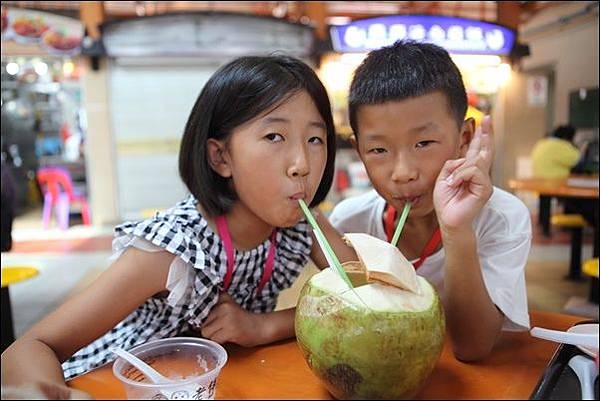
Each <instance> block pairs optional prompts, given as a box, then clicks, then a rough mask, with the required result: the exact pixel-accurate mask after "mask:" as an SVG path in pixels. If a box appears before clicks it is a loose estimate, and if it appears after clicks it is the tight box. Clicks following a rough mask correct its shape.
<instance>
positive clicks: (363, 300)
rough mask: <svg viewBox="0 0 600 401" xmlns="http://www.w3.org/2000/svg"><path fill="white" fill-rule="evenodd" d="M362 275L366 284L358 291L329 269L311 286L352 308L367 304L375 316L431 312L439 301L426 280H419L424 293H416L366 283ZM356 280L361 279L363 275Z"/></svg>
mask: <svg viewBox="0 0 600 401" xmlns="http://www.w3.org/2000/svg"><path fill="white" fill-rule="evenodd" d="M355 263H356V262H355ZM361 274H362V277H363V280H364V281H365V282H361V281H357V282H356V283H357V284H358V285H355V287H354V289H350V288H349V287H348V284H346V282H345V281H344V280H343V279H342V278H341V277H340V275H339V274H338V273H337V272H336V271H335V270H333V269H332V268H329V267H328V268H326V269H323V270H322V271H321V272H319V273H317V274H315V275H314V276H312V277H311V279H310V280H309V284H310V285H311V286H313V287H315V288H317V289H319V290H320V291H322V292H324V293H326V294H330V295H334V296H336V297H339V298H342V299H343V300H344V301H345V302H346V303H347V304H349V305H353V306H355V307H358V308H364V307H365V304H366V306H368V307H369V309H371V310H372V311H375V312H391V313H398V312H420V311H424V310H427V309H429V308H430V307H431V304H432V302H433V301H434V299H435V292H434V291H435V290H434V289H433V287H431V285H430V284H429V283H428V282H427V280H425V279H424V278H422V277H418V278H417V280H418V285H419V288H420V289H421V291H419V293H414V292H412V291H408V290H404V289H401V288H398V287H394V286H391V285H388V284H384V283H380V282H377V281H375V282H366V279H365V278H364V277H365V275H364V273H361ZM349 277H350V275H349ZM354 277H355V278H357V277H360V274H358V273H357V274H356V275H354ZM350 280H352V278H350ZM353 284H354V283H353ZM332 312H333V311H332Z"/></svg>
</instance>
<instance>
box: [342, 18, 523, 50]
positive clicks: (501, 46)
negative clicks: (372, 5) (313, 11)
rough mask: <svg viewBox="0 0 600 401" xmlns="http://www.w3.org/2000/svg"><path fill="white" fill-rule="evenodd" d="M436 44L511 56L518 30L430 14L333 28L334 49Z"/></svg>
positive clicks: (362, 21) (369, 21)
mask: <svg viewBox="0 0 600 401" xmlns="http://www.w3.org/2000/svg"><path fill="white" fill-rule="evenodd" d="M401 39H412V40H415V41H417V42H428V43H434V44H436V45H439V46H441V47H443V48H444V49H446V50H447V51H448V52H449V53H454V54H495V55H507V54H508V53H510V51H511V49H512V47H513V44H514V43H515V31H513V30H512V29H509V28H506V27H504V26H501V25H497V24H492V23H489V22H483V21H476V20H470V19H466V18H454V17H443V16H428V15H390V16H385V17H377V18H368V19H362V20H357V21H353V22H351V23H349V24H347V25H339V26H332V27H331V41H332V43H333V49H334V50H335V51H336V52H339V53H364V52H368V51H370V50H373V49H379V48H381V47H383V46H388V45H391V44H392V43H394V42H396V41H397V40H401Z"/></svg>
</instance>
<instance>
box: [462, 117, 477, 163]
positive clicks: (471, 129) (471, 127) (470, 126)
mask: <svg viewBox="0 0 600 401" xmlns="http://www.w3.org/2000/svg"><path fill="white" fill-rule="evenodd" d="M474 135H475V119H473V117H469V118H467V119H466V120H465V121H464V122H463V125H462V129H461V132H460V139H459V141H460V143H459V149H460V150H459V151H460V157H465V156H466V155H467V150H469V145H470V144H471V141H472V140H473V136H474Z"/></svg>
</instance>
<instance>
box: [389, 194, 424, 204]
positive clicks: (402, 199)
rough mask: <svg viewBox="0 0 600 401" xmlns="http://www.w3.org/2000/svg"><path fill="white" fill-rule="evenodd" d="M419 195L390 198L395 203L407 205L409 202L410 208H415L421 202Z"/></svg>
mask: <svg viewBox="0 0 600 401" xmlns="http://www.w3.org/2000/svg"><path fill="white" fill-rule="evenodd" d="M421 197H422V196H421V195H416V196H392V199H394V200H395V201H397V202H401V203H404V204H405V203H408V202H410V204H411V206H417V205H418V204H419V202H420V201H421Z"/></svg>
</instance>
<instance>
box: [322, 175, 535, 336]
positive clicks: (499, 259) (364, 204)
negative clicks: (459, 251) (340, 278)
mask: <svg viewBox="0 0 600 401" xmlns="http://www.w3.org/2000/svg"><path fill="white" fill-rule="evenodd" d="M384 208H385V200H384V199H383V198H382V197H381V196H379V194H378V193H377V192H376V191H375V190H372V191H369V192H367V193H365V194H363V195H359V196H356V197H352V198H348V199H346V200H344V201H342V202H340V203H339V204H338V205H337V206H336V207H335V208H334V209H333V211H332V213H331V215H330V216H329V220H330V221H331V223H332V224H333V226H334V227H335V228H336V229H337V230H338V231H339V232H341V233H343V234H345V233H366V234H369V235H372V236H374V237H377V238H380V239H382V240H384V241H387V236H386V234H385V230H384V227H383V211H384ZM473 228H474V231H475V236H476V238H477V253H478V255H479V263H480V265H481V269H482V274H483V281H484V283H485V287H486V289H487V292H488V294H489V296H490V298H491V299H492V301H493V302H494V304H496V306H497V307H498V308H499V309H500V310H501V311H502V313H504V315H505V321H504V324H503V326H502V329H503V330H506V331H523V330H527V329H529V313H528V309H527V290H526V287H525V264H526V262H527V257H528V255H529V248H530V246H531V218H530V215H529V211H528V210H527V207H526V206H525V205H524V204H523V202H521V201H520V200H519V199H518V198H516V197H515V196H513V195H511V194H509V193H508V192H506V191H503V190H501V189H499V188H496V187H494V189H493V193H492V196H491V197H490V199H489V201H488V202H487V203H486V204H485V206H484V207H483V209H482V210H481V213H480V214H479V216H477V217H476V218H475V220H474V222H473ZM444 259H445V252H444V248H443V247H442V248H441V249H440V250H439V251H437V252H436V253H434V254H432V255H430V256H429V257H428V258H427V259H426V260H425V262H424V263H423V264H422V265H421V267H420V268H419V269H418V270H417V273H418V274H419V275H421V276H423V277H425V278H426V279H427V280H428V281H429V282H430V283H431V284H432V285H433V286H434V287H435V288H436V290H437V291H438V293H439V294H440V297H441V298H442V299H443V298H444Z"/></svg>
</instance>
